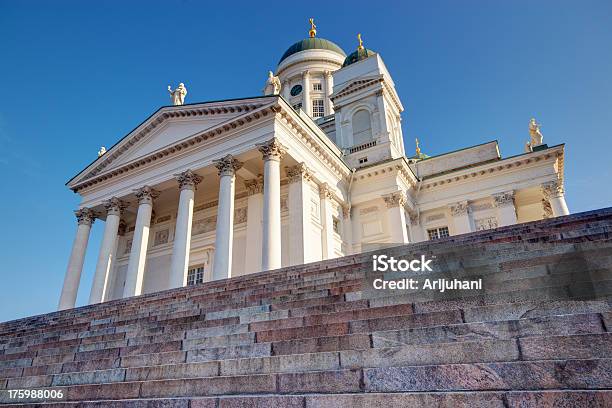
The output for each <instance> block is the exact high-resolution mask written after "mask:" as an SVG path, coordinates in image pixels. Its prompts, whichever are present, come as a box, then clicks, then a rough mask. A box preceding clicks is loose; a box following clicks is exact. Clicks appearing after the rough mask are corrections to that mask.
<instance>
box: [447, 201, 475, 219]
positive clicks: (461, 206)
mask: <svg viewBox="0 0 612 408" xmlns="http://www.w3.org/2000/svg"><path fill="white" fill-rule="evenodd" d="M448 208H449V209H450V212H451V215H452V216H453V217H460V216H462V215H467V214H468V212H469V210H470V206H469V203H468V202H467V201H460V202H458V203H455V204H450V205H449V206H448Z"/></svg>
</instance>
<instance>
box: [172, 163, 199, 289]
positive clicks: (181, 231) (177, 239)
mask: <svg viewBox="0 0 612 408" xmlns="http://www.w3.org/2000/svg"><path fill="white" fill-rule="evenodd" d="M176 179H177V181H178V183H179V189H180V195H179V206H178V214H177V216H176V228H175V231H174V244H173V247H172V259H171V260H170V275H169V287H170V288H180V287H183V286H185V285H187V267H188V266H189V250H190V248H191V222H192V220H193V203H194V197H195V189H196V186H197V185H198V184H199V183H200V182H201V181H202V177H200V176H198V175H197V174H195V173H194V172H192V171H191V170H187V171H185V172H183V173H181V174H178V175H177V176H176Z"/></svg>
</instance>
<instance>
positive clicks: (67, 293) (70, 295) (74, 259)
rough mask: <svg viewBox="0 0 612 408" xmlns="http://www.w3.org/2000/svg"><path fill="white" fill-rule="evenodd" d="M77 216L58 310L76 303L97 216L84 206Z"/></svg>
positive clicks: (77, 212) (70, 307)
mask: <svg viewBox="0 0 612 408" xmlns="http://www.w3.org/2000/svg"><path fill="white" fill-rule="evenodd" d="M74 214H75V215H76V218H77V223H78V227H77V233H76V236H75V237H74V243H73V244H72V251H71V252H70V259H69V260H68V267H67V268H66V276H65V277H64V286H63V287H62V294H61V296H60V300H59V306H58V310H64V309H72V308H73V307H74V305H75V303H76V297H77V292H78V290H79V282H80V281H81V273H82V272H83V262H84V261H85V251H86V250H87V242H89V233H90V231H91V225H92V224H93V223H94V220H95V216H94V213H93V211H92V210H90V209H89V208H82V209H80V210H78V211H75V212H74Z"/></svg>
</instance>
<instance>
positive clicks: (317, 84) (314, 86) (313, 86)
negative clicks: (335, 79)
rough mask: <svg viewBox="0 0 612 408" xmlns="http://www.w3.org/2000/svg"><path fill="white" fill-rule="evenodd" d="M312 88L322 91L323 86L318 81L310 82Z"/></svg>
mask: <svg viewBox="0 0 612 408" xmlns="http://www.w3.org/2000/svg"><path fill="white" fill-rule="evenodd" d="M312 90H313V91H322V90H323V88H322V87H321V83H320V82H319V83H314V84H312Z"/></svg>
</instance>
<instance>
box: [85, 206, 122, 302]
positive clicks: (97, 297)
mask: <svg viewBox="0 0 612 408" xmlns="http://www.w3.org/2000/svg"><path fill="white" fill-rule="evenodd" d="M125 206H126V205H125V203H124V202H123V201H121V200H119V199H118V198H117V197H113V198H111V199H110V200H108V201H105V202H104V207H105V208H106V222H105V225H104V236H103V237H102V245H101V246H100V255H99V256H98V263H97V264H96V272H95V274H94V279H93V284H92V286H91V293H90V295H89V304H94V303H100V302H102V300H103V299H104V297H105V295H106V291H107V290H108V278H109V274H110V270H111V268H112V266H113V265H112V264H113V262H114V261H115V259H114V258H115V249H116V247H117V246H116V243H117V232H118V231H119V222H120V220H121V214H122V213H123V210H124V209H125Z"/></svg>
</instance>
